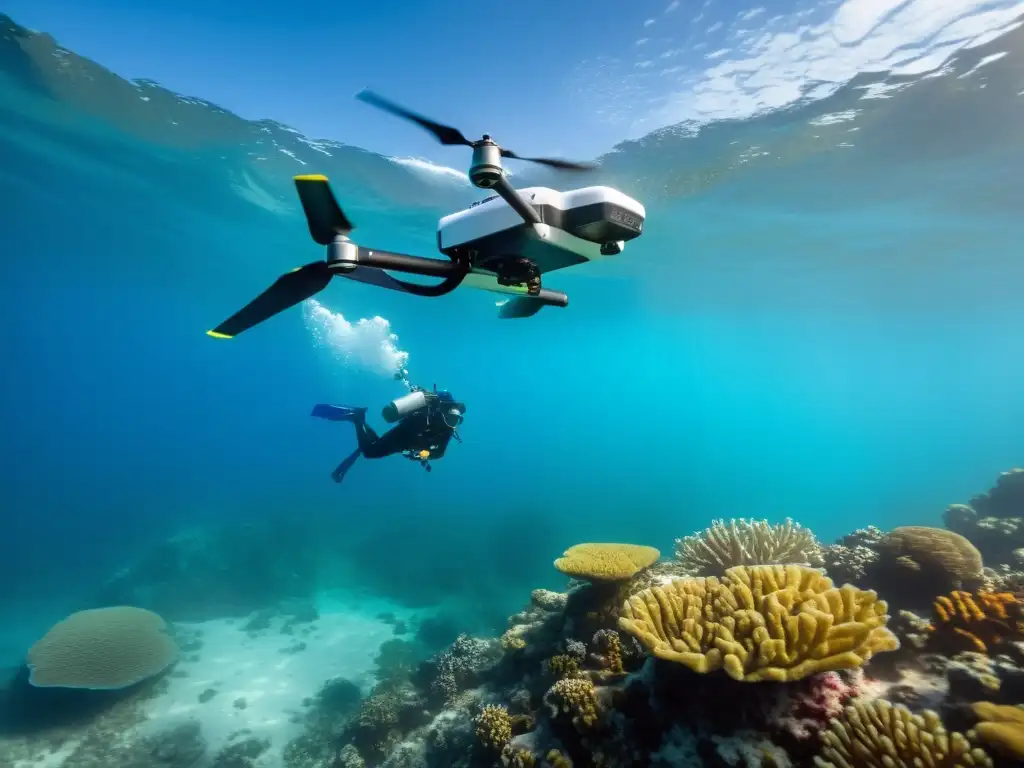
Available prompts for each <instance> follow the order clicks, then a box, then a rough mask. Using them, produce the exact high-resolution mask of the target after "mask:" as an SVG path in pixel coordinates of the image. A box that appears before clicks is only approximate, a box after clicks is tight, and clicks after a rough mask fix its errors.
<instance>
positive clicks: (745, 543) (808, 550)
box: [676, 518, 822, 576]
mask: <svg viewBox="0 0 1024 768" xmlns="http://www.w3.org/2000/svg"><path fill="white" fill-rule="evenodd" d="M676 557H677V558H678V559H679V560H681V561H682V563H683V565H684V566H685V567H686V569H687V570H688V571H689V572H691V573H694V574H701V575H706V576H720V575H721V574H722V573H724V572H725V571H726V570H727V569H728V568H732V567H733V566H737V565H774V564H782V565H790V564H792V565H808V566H817V565H821V563H822V548H821V545H820V544H818V542H817V540H816V539H815V538H814V534H813V533H812V532H811V531H810V530H808V529H807V528H803V527H801V526H800V524H799V523H794V522H793V521H792V520H790V519H789V518H786V522H785V523H783V524H782V525H772V524H771V523H769V522H768V521H767V520H745V519H743V518H740V519H738V520H730V521H729V522H728V523H726V522H724V521H722V520H715V521H713V522H712V523H711V527H710V528H708V529H706V530H704V531H702V532H700V533H697V534H694V535H692V536H686V537H684V538H682V539H676Z"/></svg>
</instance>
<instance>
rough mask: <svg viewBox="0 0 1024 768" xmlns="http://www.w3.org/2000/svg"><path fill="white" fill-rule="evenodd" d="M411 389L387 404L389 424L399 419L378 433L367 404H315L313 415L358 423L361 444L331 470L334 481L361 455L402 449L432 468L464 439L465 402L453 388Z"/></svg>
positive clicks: (380, 455) (381, 454) (379, 455)
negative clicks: (453, 442) (370, 422)
mask: <svg viewBox="0 0 1024 768" xmlns="http://www.w3.org/2000/svg"><path fill="white" fill-rule="evenodd" d="M410 389H411V390H412V391H411V392H409V394H407V395H403V396H402V397H399V398H397V399H395V400H392V401H391V402H390V403H388V404H387V405H386V406H384V409H383V412H382V413H381V415H382V416H383V417H384V420H385V421H387V422H388V423H389V424H394V423H395V422H396V421H397V422H398V423H397V424H395V426H393V427H392V428H391V429H389V430H388V431H387V432H385V433H384V434H383V435H378V434H377V433H376V432H375V431H374V430H373V428H372V427H371V426H370V425H368V424H367V423H366V408H353V407H350V406H345V405H326V404H324V403H320V404H317V405H314V406H313V412H312V414H310V415H312V416H315V417H317V418H321V419H327V420H329V421H347V422H350V423H351V424H353V425H354V426H355V430H356V440H357V441H358V443H359V447H358V448H356V450H355V451H354V452H353V453H352V454H351V455H350V456H348V457H347V458H346V459H345V460H344V461H342V462H341V464H339V465H338V468H337V469H335V470H334V472H332V473H331V478H332V479H333V480H334V482H336V483H340V482H341V481H342V480H343V479H344V477H345V473H346V472H348V471H349V469H351V468H352V465H353V464H355V463H356V460H357V459H358V458H359V457H360V456H365V457H366V458H368V459H380V458H383V457H385V456H393V455H394V454H396V453H401V454H402V455H403V456H405V457H406V458H407V459H411V460H413V461H418V462H420V464H421V465H422V466H423V468H424V469H426V470H427V471H428V472H429V471H430V470H431V467H430V464H429V463H428V462H429V461H430V460H431V459H440V458H441V457H442V456H444V453H445V450H446V449H447V448H448V443H449V441H450V440H451V439H452V438H453V437H454V438H455V439H456V440H457V441H459V442H460V443H461V442H462V438H461V437H459V433H458V432H457V428H458V426H459V425H460V424H462V419H463V416H464V414H465V413H466V406H465V404H464V403H460V402H457V401H456V400H455V398H454V397H452V395H451V393H450V392H446V391H444V390H442V391H440V392H438V391H437V387H435V388H434V391H433V392H428V391H427V390H425V389H422V388H421V387H410Z"/></svg>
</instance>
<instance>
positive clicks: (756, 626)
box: [619, 565, 899, 682]
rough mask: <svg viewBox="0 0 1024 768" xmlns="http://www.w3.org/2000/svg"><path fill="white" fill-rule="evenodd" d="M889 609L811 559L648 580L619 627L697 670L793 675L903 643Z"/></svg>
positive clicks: (738, 675) (850, 663)
mask: <svg viewBox="0 0 1024 768" xmlns="http://www.w3.org/2000/svg"><path fill="white" fill-rule="evenodd" d="M888 618H889V617H888V615H887V614H886V604H885V602H884V601H882V600H879V599H878V596H877V595H876V594H875V593H874V592H872V591H865V590H860V589H857V588H856V587H854V586H851V585H849V584H847V585H845V586H843V587H839V588H836V587H833V586H832V580H831V579H829V578H827V577H826V576H823V575H822V574H821V572H819V571H816V570H814V569H813V568H807V567H804V566H798V565H788V566H783V565H765V566H753V567H749V566H736V567H734V568H730V569H728V570H727V571H726V573H725V576H724V577H723V578H722V579H718V578H715V577H707V578H691V579H677V580H675V581H672V582H670V583H668V584H666V585H664V586H660V587H659V586H655V587H651V588H649V589H645V590H644V591H642V592H639V593H637V594H635V595H633V596H632V597H630V598H629V600H627V601H626V603H625V605H624V606H623V608H622V615H621V617H620V618H619V626H620V628H621V629H622V630H624V631H625V632H628V633H630V634H631V635H633V636H634V637H636V638H637V639H638V640H639V641H640V642H641V643H643V645H644V646H646V647H647V649H648V650H650V651H651V653H653V654H654V655H655V656H657V657H659V658H662V659H666V660H668V661H674V662H677V663H679V664H683V665H685V666H687V667H689V668H690V669H692V670H693V671H695V672H699V673H702V674H703V673H706V672H713V671H715V670H718V669H724V670H725V671H726V673H728V675H729V676H730V677H732V678H733V679H735V680H744V681H747V682H757V681H761V680H769V681H776V682H785V681H790V680H799V679H801V678H803V677H807V676H808V675H813V674H815V673H817V672H823V671H826V670H833V669H850V668H854V667H859V666H861V665H863V664H864V662H866V661H867V660H868V659H870V658H871V657H872V656H873V655H874V654H875V653H879V652H881V651H892V650H896V649H897V648H899V641H898V640H897V639H896V636H895V635H894V634H893V633H892V632H890V631H889V630H888V629H887V628H886V626H885V624H886V621H887V620H888Z"/></svg>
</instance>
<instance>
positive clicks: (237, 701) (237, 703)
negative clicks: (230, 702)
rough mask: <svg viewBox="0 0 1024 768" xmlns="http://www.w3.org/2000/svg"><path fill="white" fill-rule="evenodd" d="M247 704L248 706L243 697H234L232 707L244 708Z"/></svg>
mask: <svg viewBox="0 0 1024 768" xmlns="http://www.w3.org/2000/svg"><path fill="white" fill-rule="evenodd" d="M247 706H249V705H248V703H247V702H246V701H245V698H237V699H235V701H234V707H235V709H245V708H246V707H247Z"/></svg>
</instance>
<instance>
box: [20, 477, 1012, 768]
mask: <svg viewBox="0 0 1024 768" xmlns="http://www.w3.org/2000/svg"><path fill="white" fill-rule="evenodd" d="M945 522H946V525H947V527H946V528H931V527H926V526H900V527H895V528H892V529H888V530H883V529H880V528H876V527H867V528H864V529H861V530H857V531H854V532H852V533H850V534H848V535H846V536H844V537H842V538H841V539H839V540H838V541H836V542H834V543H833V544H824V543H822V542H820V541H818V540H817V539H816V538H815V536H814V534H813V533H812V532H811V531H810V530H809V529H806V528H804V527H802V526H800V525H799V524H797V523H796V522H794V521H792V520H786V521H785V522H783V523H782V524H777V525H773V524H770V523H768V522H766V521H757V520H746V519H736V520H729V521H713V522H712V524H711V526H710V527H709V528H707V529H705V530H703V531H698V532H694V533H692V534H690V535H688V536H684V537H683V538H680V539H678V540H676V542H675V549H674V552H673V553H672V555H670V556H668V557H665V556H663V555H662V553H661V552H660V551H659V550H658V549H657V548H655V547H651V546H644V545H639V544H625V543H607V542H587V543H581V544H578V545H576V546H573V547H570V548H569V549H568V550H567V551H566V552H565V553H564V554H563V555H562V556H561V557H559V558H557V559H555V560H554V562H553V565H554V568H555V569H557V571H558V572H560V573H561V574H563V575H564V576H565V577H566V578H567V587H566V589H565V591H561V592H558V591H550V590H546V589H537V590H534V591H533V592H532V594H530V596H529V598H528V600H526V601H525V605H524V606H523V608H522V610H521V611H519V612H518V613H516V614H515V615H513V616H511V617H510V618H509V619H508V623H507V628H506V629H505V631H504V632H503V633H502V634H501V635H500V636H495V637H474V636H470V635H468V634H460V635H458V636H457V637H456V638H455V639H454V641H452V642H450V643H448V644H447V645H446V646H445V647H443V648H442V649H441V650H439V651H436V646H435V647H430V644H425V643H424V642H421V641H420V639H418V637H419V636H418V635H417V634H406V633H405V632H404V630H403V632H401V633H399V632H396V634H395V636H394V637H393V638H392V639H390V640H388V641H386V642H384V643H383V645H381V646H380V649H379V652H378V656H377V660H376V665H377V666H376V672H375V675H374V677H375V680H376V682H375V684H374V685H373V686H372V688H371V689H370V690H369V691H368V692H367V691H365V690H364V689H362V688H361V687H360V686H358V685H356V684H354V683H353V682H352V681H351V680H347V679H345V678H343V677H342V678H335V679H330V680H327V681H326V682H324V683H323V684H322V686H321V687H320V689H319V691H311V692H310V693H309V696H308V700H307V701H306V702H305V703H304V711H303V712H302V713H299V714H295V715H293V722H294V723H295V724H296V727H297V728H298V729H299V735H298V736H295V737H293V738H291V739H290V740H289V741H288V743H287V744H277V745H275V748H274V754H276V755H279V756H280V757H279V759H280V762H279V763H278V762H275V763H270V762H267V761H266V756H267V755H270V754H271V751H270V745H269V743H268V742H266V740H265V739H264V738H263V737H262V736H261V735H260V734H259V733H245V732H242V733H239V734H237V735H236V737H233V738H232V740H231V741H230V742H229V743H228V744H226V745H222V746H221V747H220V748H219V751H217V752H216V753H215V754H210V753H209V752H210V750H208V749H206V747H205V746H204V733H203V725H202V721H201V720H199V721H188V722H185V723H177V724H164V725H163V726H162V729H161V728H158V727H157V724H155V723H154V724H150V725H151V726H152V727H150V728H148V729H147V728H146V727H141V726H145V723H142V724H141V726H140V723H139V722H138V721H139V720H140V719H143V716H142V715H140V712H142V708H141V707H139V706H133V705H132V702H133V700H136V699H145V698H146V697H154V696H160V695H161V686H163V685H164V682H165V681H163V680H161V679H160V676H159V675H157V676H156V682H155V683H147V684H146V686H145V687H144V689H143V690H141V691H140V692H137V693H132V694H131V695H129V696H127V697H125V698H123V699H121V700H119V701H118V702H116V703H115V704H112V705H111V706H109V707H108V708H107V710H106V711H105V712H104V713H102V714H101V715H100V716H99V718H98V719H94V724H93V725H92V726H89V727H90V728H92V730H91V731H88V732H86V733H85V734H84V735H83V732H82V730H81V727H79V730H78V731H77V732H76V733H77V735H76V737H75V741H74V744H76V745H77V746H76V747H75V748H76V749H77V750H79V753H80V754H83V755H85V754H88V755H100V754H102V755H105V757H102V758H99V757H97V758H96V761H95V762H85V761H82V760H78V761H75V762H74V763H63V764H64V765H74V768H79V766H82V768H85V767H86V766H88V765H93V764H95V765H97V766H99V765H103V766H104V768H129V767H131V768H134V767H135V766H140V767H141V766H150V765H152V766H165V767H166V768H229V767H230V768H264V767H265V766H271V765H273V766H278V765H281V766H282V768H617V767H619V766H621V767H622V768H631V767H633V766H636V767H637V768H641V767H646V766H651V767H652V768H656V767H659V766H662V767H665V768H672V767H689V766H715V767H717V766H735V767H741V768H757V767H758V766H774V767H775V768H786V767H789V766H794V767H803V766H807V767H808V768H811V767H813V768H854V767H857V768H861V767H864V768H873V767H874V766H885V767H886V768H900V767H901V766H906V767H907V768H910V767H911V766H913V767H915V768H916V767H917V766H936V767H942V766H948V767H953V766H957V767H964V768H971V767H974V766H977V767H979V768H982V767H983V768H1005V766H1013V765H1018V766H1019V765H1024V590H1021V589H1020V588H1019V586H1018V585H1019V583H1020V579H1021V578H1024V573H1022V572H1020V570H1019V566H1020V563H1019V560H1020V557H1019V556H1018V553H1021V554H1024V534H1018V533H1017V532H1018V531H1024V470H1020V469H1017V470H1012V471H1010V472H1006V473H1003V474H1002V475H1001V476H1000V477H999V478H998V480H997V482H996V485H995V486H994V487H993V488H992V490H990V491H988V492H987V493H985V494H982V495H979V496H977V497H975V499H972V500H971V501H970V503H969V504H965V505H960V504H957V505H952V506H951V507H950V508H949V510H948V511H947V513H946V516H945ZM994 530H998V531H999V532H1000V533H999V535H998V536H996V535H993V533H992V532H993V531H994ZM1015 536H1016V537H1018V538H1014V537H1015ZM282 610H283V609H282ZM293 613H294V611H293V610H292V609H288V610H287V611H285V612H284V613H283V614H282V616H283V617H284V618H281V619H280V621H284V622H285V624H286V625H287V626H288V627H291V626H292V624H288V622H294V621H297V620H299V619H296V618H294V616H293ZM300 618H301V620H305V621H315V616H314V615H310V616H305V617H300ZM261 621H262V617H261V615H260V614H259V613H255V614H253V616H252V617H251V618H250V620H249V621H248V622H246V623H244V624H242V625H241V626H242V627H246V631H247V632H253V631H258V629H259V628H258V626H257V627H256V629H254V628H253V627H254V625H258V624H259V623H260V622H261ZM432 631H434V630H432V628H431V627H430V626H429V625H427V624H425V625H424V626H423V628H422V634H423V637H424V638H425V637H427V636H428V635H429V634H430V633H431V632H432ZM188 640H189V638H188V637H187V636H184V637H180V638H179V643H187V642H188ZM310 642H312V636H311V638H310ZM160 647H161V646H159V645H157V644H154V648H158V649H159V648H160ZM51 657H52V653H51ZM164 663H165V658H164V656H160V655H157V656H155V657H154V662H153V664H152V668H153V669H154V670H155V669H157V668H160V667H161V666H162V665H163V664H164ZM59 672H60V674H67V672H65V668H64V667H62V668H61V669H60V670H59ZM122 674H123V671H122ZM161 674H166V673H161ZM171 674H172V675H173V674H174V673H173V672H172V673H171ZM75 675H76V676H77V677H82V676H83V671H82V670H75ZM127 677H128V678H130V679H133V680H134V679H135V677H137V675H136V676H131V675H129V676H127ZM2 706H3V705H2V703H0V711H2ZM61 727H63V728H65V729H68V728H73V727H74V726H68V725H64V726H61ZM119 732H120V733H121V734H124V733H128V732H131V733H136V734H138V736H137V737H135V738H133V739H129V740H126V739H125V737H124V736H123V735H122V736H118V735H116V734H117V733H119ZM55 733H56V734H59V733H60V730H59V729H58V730H57V731H51V732H50V734H49V735H47V736H40V737H38V738H43V739H49V740H50V742H51V743H52V745H53V749H52V750H51V751H53V752H54V753H55V752H56V751H58V750H59V749H60V744H61V743H62V742H61V737H60V736H59V735H54V734H55ZM105 739H108V740H112V741H111V742H110V743H109V744H104V740H105ZM37 742H38V739H37ZM12 744H20V745H21V748H22V750H23V751H24V744H25V740H24V738H23V737H22V738H21V741H17V740H12V739H11V738H10V737H8V736H7V735H6V734H0V766H4V768H6V767H7V766H8V765H17V766H18V768H21V766H22V765H24V766H28V765H33V763H18V762H17V760H16V757H17V755H16V754H15V753H14V752H12V751H11V749H12V747H11V745H12ZM90 745H91V746H92V748H93V749H92V751H91V752H90V751H88V749H87V748H89V747H90ZM111 745H113V746H111ZM5 749H6V750H7V751H6V752H5ZM83 749H84V750H86V751H85V752H82V750H83ZM5 759H6V760H7V762H4V761H5ZM53 764H54V765H57V764H60V763H56V762H55V763H53Z"/></svg>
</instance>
